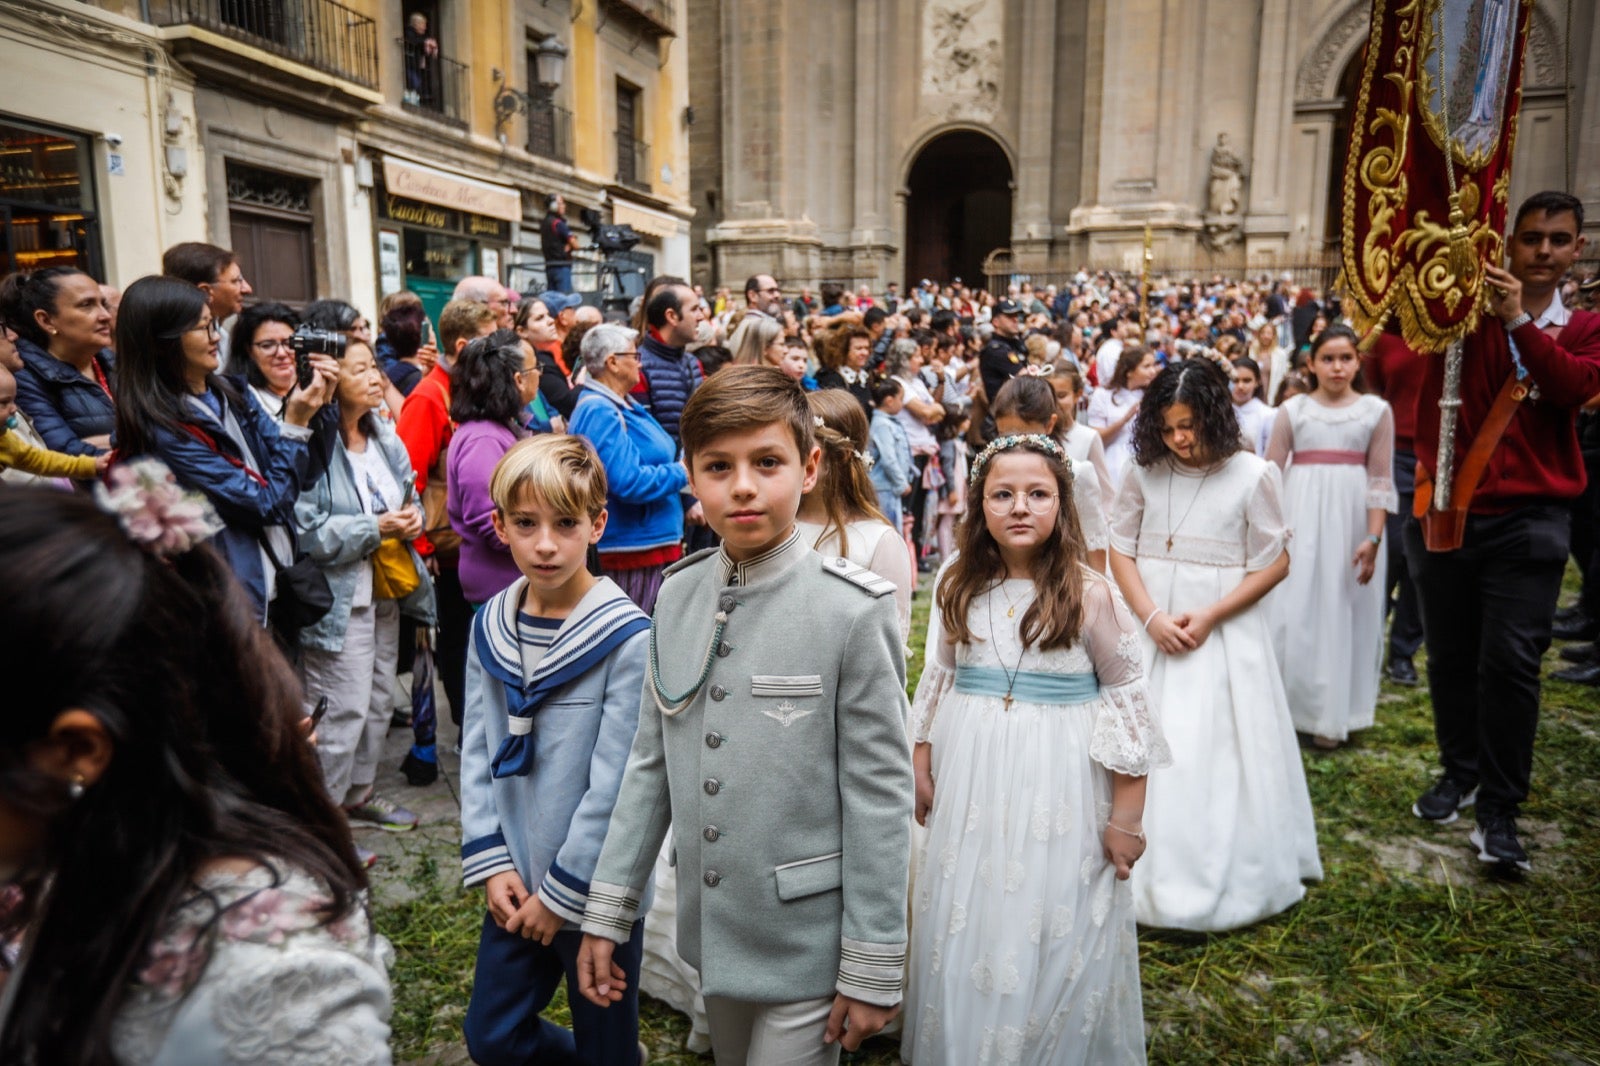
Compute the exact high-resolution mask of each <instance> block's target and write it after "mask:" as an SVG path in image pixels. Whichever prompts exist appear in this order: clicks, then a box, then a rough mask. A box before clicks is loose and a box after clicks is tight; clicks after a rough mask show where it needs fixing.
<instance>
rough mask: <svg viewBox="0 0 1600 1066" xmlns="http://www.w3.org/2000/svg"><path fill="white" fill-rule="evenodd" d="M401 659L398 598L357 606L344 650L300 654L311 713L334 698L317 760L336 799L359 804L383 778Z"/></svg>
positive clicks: (322, 724)
mask: <svg viewBox="0 0 1600 1066" xmlns="http://www.w3.org/2000/svg"><path fill="white" fill-rule="evenodd" d="M399 657H400V605H399V604H398V603H397V602H395V601H394V600H375V601H373V603H372V604H371V605H369V606H367V607H357V608H355V609H353V610H352V611H351V612H350V627H349V628H348V629H346V630H345V634H344V648H343V649H342V650H340V651H319V650H317V649H315V648H307V649H305V650H303V651H302V652H301V653H300V680H301V683H302V684H303V685H304V686H305V690H306V692H305V697H306V704H305V706H306V713H307V714H310V713H311V712H312V710H313V709H315V708H316V706H317V701H318V700H320V699H322V698H323V697H324V696H326V697H327V698H328V711H327V713H326V714H325V715H323V717H322V721H321V722H320V723H318V725H317V758H318V759H319V760H321V762H322V779H323V782H324V783H325V784H326V785H327V786H328V795H330V796H332V797H333V799H334V802H335V803H343V804H346V805H348V804H351V803H356V802H359V801H360V800H361V798H362V795H363V793H365V792H366V791H367V789H368V788H370V787H371V786H372V782H373V780H374V779H375V778H376V777H377V776H378V759H379V757H380V756H382V755H383V739H384V736H385V735H386V734H387V733H388V732H389V718H390V715H391V713H392V710H391V701H392V699H393V697H394V668H395V664H396V662H397V661H398V659H399Z"/></svg>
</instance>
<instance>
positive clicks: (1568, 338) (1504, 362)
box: [1414, 311, 1600, 514]
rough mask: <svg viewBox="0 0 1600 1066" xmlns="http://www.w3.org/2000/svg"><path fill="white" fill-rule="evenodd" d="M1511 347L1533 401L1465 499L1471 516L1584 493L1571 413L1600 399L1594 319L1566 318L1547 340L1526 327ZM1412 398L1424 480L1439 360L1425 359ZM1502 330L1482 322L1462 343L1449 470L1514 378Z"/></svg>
mask: <svg viewBox="0 0 1600 1066" xmlns="http://www.w3.org/2000/svg"><path fill="white" fill-rule="evenodd" d="M1510 336H1511V337H1513V338H1515V340H1516V342H1517V350H1518V351H1519V352H1520V353H1521V355H1522V364H1523V366H1525V367H1527V368H1528V378H1529V380H1530V381H1531V382H1533V383H1534V384H1536V385H1537V386H1538V388H1539V398H1538V399H1537V400H1534V399H1531V398H1530V399H1527V400H1524V401H1523V402H1522V403H1521V404H1520V405H1519V409H1518V411H1517V413H1516V415H1515V416H1514V417H1513V418H1512V419H1511V424H1510V425H1509V426H1507V427H1506V431H1505V435H1504V436H1502V437H1501V438H1500V443H1499V445H1498V446H1497V447H1496V448H1495V450H1494V453H1493V454H1492V455H1491V456H1490V457H1489V465H1488V468H1487V469H1486V470H1485V472H1484V477H1483V482H1482V483H1481V484H1480V485H1479V486H1478V492H1477V495H1475V496H1474V497H1473V498H1472V507H1471V513H1472V514H1504V513H1505V512H1507V511H1510V510H1513V509H1515V508H1517V507H1521V506H1525V505H1528V504H1535V503H1549V502H1552V501H1558V500H1570V499H1573V498H1575V497H1577V496H1578V495H1579V494H1580V493H1582V492H1583V487H1584V483H1585V477H1584V471H1583V457H1582V455H1581V454H1580V453H1579V451H1578V434H1577V429H1576V428H1575V426H1574V422H1573V419H1574V415H1575V412H1576V411H1577V410H1578V408H1579V407H1581V406H1582V405H1583V404H1584V403H1585V402H1586V401H1588V400H1589V399H1590V398H1591V397H1593V396H1595V395H1600V314H1594V313H1592V312H1588V311H1573V312H1571V317H1570V318H1569V319H1568V321H1567V325H1566V326H1565V327H1564V328H1563V329H1562V331H1561V334H1560V336H1558V337H1557V338H1556V339H1555V340H1551V339H1550V338H1549V337H1548V336H1546V335H1545V333H1544V331H1543V330H1541V329H1540V328H1539V327H1538V326H1537V325H1535V324H1534V323H1532V322H1525V323H1523V324H1522V325H1521V326H1518V327H1517V329H1516V332H1515V333H1513V334H1510ZM1426 362H1427V373H1426V375H1425V376H1424V378H1423V382H1422V389H1421V391H1420V392H1419V393H1418V396H1417V407H1416V413H1417V421H1416V438H1415V441H1414V447H1415V450H1416V453H1417V460H1418V462H1420V463H1421V464H1422V466H1423V467H1424V468H1425V469H1426V470H1427V471H1428V474H1429V476H1430V477H1433V476H1436V475H1437V473H1438V469H1439V467H1438V457H1439V397H1440V396H1441V395H1442V394H1443V393H1444V356H1442V355H1438V356H1429V357H1428V358H1427V360H1426ZM1515 369H1516V368H1515V364H1513V363H1512V361H1511V346H1510V344H1509V343H1508V342H1507V333H1506V330H1505V327H1504V325H1503V324H1502V323H1501V321H1500V320H1499V319H1498V318H1494V317H1487V318H1486V319H1485V320H1484V322H1483V324H1482V325H1480V326H1479V327H1478V329H1477V331H1476V332H1474V333H1473V334H1471V335H1470V336H1469V337H1467V339H1466V344H1465V353H1464V355H1463V357H1462V360H1461V407H1460V416H1459V418H1458V419H1457V422H1456V450H1455V455H1456V466H1455V468H1456V469H1457V470H1459V469H1461V461H1462V460H1463V459H1464V458H1465V457H1466V454H1467V449H1468V448H1470V447H1471V446H1472V440H1473V438H1474V437H1475V436H1476V435H1477V432H1478V427H1479V426H1481V425H1482V424H1483V420H1484V418H1485V417H1487V416H1488V414H1489V408H1490V407H1492V406H1493V405H1494V398H1495V396H1496V395H1497V394H1498V393H1499V391H1500V387H1501V386H1502V385H1504V384H1505V381H1506V378H1507V377H1509V376H1510V375H1511V374H1512V373H1513V372H1514V371H1515Z"/></svg>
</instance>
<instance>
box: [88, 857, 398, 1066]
mask: <svg viewBox="0 0 1600 1066" xmlns="http://www.w3.org/2000/svg"><path fill="white" fill-rule="evenodd" d="M198 887H199V889H200V890H201V891H199V892H197V893H196V894H195V895H194V897H192V898H191V899H190V900H189V901H188V902H187V903H185V904H184V905H183V906H181V907H179V908H178V909H177V910H176V911H174V912H173V914H172V915H171V916H170V917H169V919H168V921H167V922H166V924H165V925H164V926H163V928H162V930H161V932H160V933H159V934H158V935H157V937H156V939H155V940H154V942H153V943H152V944H151V946H150V949H149V952H148V954H147V956H146V958H145V959H144V960H143V962H142V964H141V965H140V966H139V968H138V970H137V971H136V979H135V982H134V983H133V984H132V985H131V986H130V988H129V990H128V993H127V996H126V999H125V1001H124V1003H123V1006H122V1009H121V1010H120V1011H119V1012H118V1014H117V1019H116V1022H115V1023H114V1025H113V1028H112V1041H111V1042H112V1048H113V1050H114V1052H115V1055H116V1058H117V1061H118V1062H119V1063H123V1064H125V1066H190V1064H193V1063H202V1062H203V1063H215V1064H217V1066H226V1064H229V1063H240V1064H245V1063H248V1064H250V1066H301V1064H304V1063H313V1062H317V1063H349V1064H352V1066H356V1064H359V1066H383V1064H387V1063H388V1062H389V1061H390V1056H389V1010H390V1000H389V977H388V972H387V967H388V965H389V962H390V959H391V957H392V955H393V951H392V949H391V948H390V947H389V943H388V941H386V940H384V939H383V938H382V937H378V936H374V935H373V933H372V930H371V928H370V926H369V924H368V920H367V912H366V907H365V905H362V906H361V907H359V908H358V909H357V910H356V911H355V912H353V913H351V914H349V915H346V916H345V917H344V918H342V919H340V920H337V921H334V922H332V923H331V924H324V923H323V921H322V917H321V915H320V914H319V913H318V908H319V907H320V906H321V905H322V903H323V901H324V900H325V899H326V892H324V891H323V889H322V888H321V886H320V885H319V884H318V883H317V882H315V881H313V880H312V879H311V878H309V877H307V876H306V875H305V874H302V873H300V872H298V871H293V870H289V871H284V872H283V873H281V874H280V875H279V878H278V880H277V883H276V884H275V883H274V876H273V874H272V872H271V871H269V870H267V869H266V868H265V867H260V866H257V867H255V868H253V869H251V870H249V871H248V872H244V873H215V874H211V875H208V876H204V877H201V878H199V879H198Z"/></svg>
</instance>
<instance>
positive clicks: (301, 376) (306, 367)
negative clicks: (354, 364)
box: [289, 326, 346, 389]
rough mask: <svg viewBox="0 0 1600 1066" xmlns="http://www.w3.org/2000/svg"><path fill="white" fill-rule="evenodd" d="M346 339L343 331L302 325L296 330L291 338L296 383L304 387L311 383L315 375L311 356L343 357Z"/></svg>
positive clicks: (290, 344) (290, 345)
mask: <svg viewBox="0 0 1600 1066" xmlns="http://www.w3.org/2000/svg"><path fill="white" fill-rule="evenodd" d="M345 341H346V338H345V335H344V334H343V333H335V332H334V331H333V330H331V329H312V328H311V327H310V326H301V327H300V328H299V329H297V330H295V331H294V336H292V337H290V338H289V347H290V348H292V349H294V374H295V384H297V385H299V386H300V387H301V388H302V389H303V388H305V387H306V386H307V385H310V384H311V379H312V377H313V376H314V372H313V371H312V369H311V356H313V355H331V356H333V357H334V358H335V359H343V358H344V346H345Z"/></svg>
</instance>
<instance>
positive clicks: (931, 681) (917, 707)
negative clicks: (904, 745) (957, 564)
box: [911, 568, 956, 744]
mask: <svg viewBox="0 0 1600 1066" xmlns="http://www.w3.org/2000/svg"><path fill="white" fill-rule="evenodd" d="M943 576H944V570H943V569H942V568H941V569H940V571H939V575H938V577H936V578H935V579H934V584H933V587H934V588H935V589H937V588H938V587H939V580H938V578H939V577H943ZM955 682H956V652H955V645H953V644H951V643H950V642H949V641H947V640H945V639H944V622H943V620H942V617H941V615H940V613H939V597H938V593H937V592H936V593H935V594H934V599H933V609H932V610H930V611H929V612H928V643H927V646H926V648H925V650H924V651H923V660H922V677H921V678H919V679H918V680H917V697H916V699H914V700H913V701H912V702H911V740H912V743H915V744H924V743H927V741H928V738H929V737H930V736H932V734H933V718H934V715H936V714H938V713H939V704H940V703H942V702H944V698H945V697H946V696H947V695H949V693H950V689H951V687H952V686H954V685H955Z"/></svg>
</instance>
